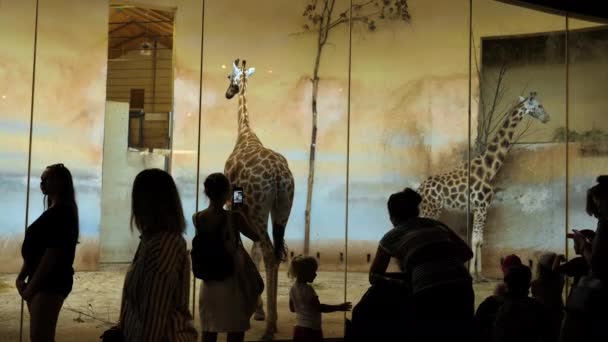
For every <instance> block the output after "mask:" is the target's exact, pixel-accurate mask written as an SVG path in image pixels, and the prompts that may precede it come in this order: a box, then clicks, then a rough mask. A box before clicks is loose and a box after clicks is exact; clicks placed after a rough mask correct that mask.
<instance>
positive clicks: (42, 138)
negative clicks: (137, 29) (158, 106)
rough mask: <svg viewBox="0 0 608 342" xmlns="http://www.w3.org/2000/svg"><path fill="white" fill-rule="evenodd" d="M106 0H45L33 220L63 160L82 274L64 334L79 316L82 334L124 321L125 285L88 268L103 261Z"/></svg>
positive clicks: (65, 314)
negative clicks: (75, 213)
mask: <svg viewBox="0 0 608 342" xmlns="http://www.w3.org/2000/svg"><path fill="white" fill-rule="evenodd" d="M106 6H107V4H106V3H105V2H96V3H90V4H89V3H83V2H81V1H76V0H60V1H53V2H52V3H49V2H44V1H43V2H40V12H39V13H40V19H39V27H38V45H37V51H38V57H37V66H36V84H35V86H36V88H35V89H36V90H35V92H36V96H35V102H34V122H33V129H34V131H33V144H32V154H31V159H32V172H31V179H32V184H35V185H36V186H32V187H31V189H30V206H29V208H30V212H29V218H30V220H29V221H30V223H31V222H33V221H34V220H35V219H36V218H37V217H39V215H40V214H41V213H42V212H43V211H44V209H45V208H44V205H43V195H42V193H41V191H40V187H39V186H37V185H38V184H39V182H40V181H39V179H40V178H39V177H40V175H41V173H42V172H43V170H44V169H45V167H46V166H48V165H51V164H55V163H63V164H64V165H65V166H66V167H67V168H68V169H69V170H70V171H71V173H72V177H73V181H74V186H75V190H76V200H77V203H78V207H79V219H80V222H79V223H80V238H79V241H80V243H79V244H78V245H77V250H76V259H75V262H74V267H75V269H76V271H77V272H76V274H75V276H74V286H73V290H72V292H71V294H70V295H69V296H68V298H67V299H66V301H65V303H64V305H63V309H62V312H61V314H60V316H59V322H58V324H57V339H58V340H64V339H67V338H68V336H73V335H74V325H75V322H79V323H81V324H79V325H78V327H79V328H81V329H83V331H84V332H83V334H82V335H80V334H79V335H78V338H79V339H81V340H93V339H96V338H98V336H99V331H98V330H97V327H98V325H99V319H103V320H115V319H116V317H115V316H114V315H113V313H114V312H112V311H111V310H113V309H114V307H115V306H116V305H117V303H116V301H112V300H110V298H111V295H108V293H120V290H119V289H120V287H119V285H117V284H114V283H113V282H112V280H111V279H109V278H108V277H106V276H105V275H101V274H99V273H97V272H88V271H94V270H96V269H97V268H98V261H99V231H100V203H101V172H102V148H103V133H104V112H105V82H104V81H105V71H106V64H107V60H106V52H107V40H106V39H107V38H106V37H107V23H108V9H107V7H106ZM66 18H69V20H66ZM83 28H86V29H83ZM117 283H118V284H120V281H117ZM27 331H28V330H27V328H26V329H25V330H24V334H25V336H27Z"/></svg>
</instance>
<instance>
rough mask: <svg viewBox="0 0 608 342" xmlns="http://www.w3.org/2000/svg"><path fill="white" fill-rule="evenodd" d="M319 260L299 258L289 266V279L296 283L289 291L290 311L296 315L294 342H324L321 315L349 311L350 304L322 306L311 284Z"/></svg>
mask: <svg viewBox="0 0 608 342" xmlns="http://www.w3.org/2000/svg"><path fill="white" fill-rule="evenodd" d="M317 268H318V264H317V260H315V259H314V258H313V257H305V256H297V257H295V258H294V259H293V260H292V261H291V265H290V266H289V273H288V274H289V277H290V278H295V279H296V282H295V283H294V284H293V286H292V287H291V290H290V291H289V310H291V312H295V313H296V325H295V327H294V329H293V341H294V342H318V341H323V331H322V330H321V313H324V312H325V313H327V312H336V311H349V310H350V309H351V307H352V305H351V303H350V302H346V303H342V304H339V305H328V304H321V303H320V302H319V297H318V296H317V293H316V292H315V289H313V287H312V286H311V285H310V284H309V283H312V282H313V281H314V280H315V278H316V277H317Z"/></svg>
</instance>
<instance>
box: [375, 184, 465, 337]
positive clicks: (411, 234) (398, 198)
mask: <svg viewBox="0 0 608 342" xmlns="http://www.w3.org/2000/svg"><path fill="white" fill-rule="evenodd" d="M421 201H422V198H421V197H420V195H419V194H418V193H417V192H415V191H414V190H412V189H409V188H407V189H405V190H404V191H401V192H398V193H395V194H392V195H391V196H390V198H389V200H388V204H387V205H388V211H389V215H390V219H391V222H392V223H393V225H394V228H393V229H391V230H390V231H389V232H388V233H386V234H385V235H384V237H383V238H382V239H381V240H380V246H379V247H378V250H377V252H376V256H375V258H374V261H373V263H372V266H371V269H370V280H371V281H372V282H373V281H374V275H376V274H380V275H382V274H384V273H385V272H386V269H387V266H388V264H389V261H390V258H391V257H395V258H397V259H398V260H399V262H400V267H401V270H402V271H403V272H405V273H407V274H409V275H410V283H411V286H410V288H411V292H412V311H411V313H412V319H411V322H409V323H411V328H409V329H410V331H411V337H412V339H413V340H417V341H435V340H443V339H445V338H448V337H449V338H450V339H452V340H459V341H465V340H469V339H471V338H472V327H473V313H474V294H473V286H472V279H471V276H470V275H469V272H468V270H467V268H466V267H465V262H467V261H468V260H470V259H471V258H472V257H473V252H472V251H471V249H470V248H469V246H468V245H467V244H466V243H465V242H464V241H463V240H462V239H461V238H460V237H459V236H458V235H456V234H455V233H454V232H453V231H452V230H451V229H450V228H448V227H447V226H446V225H444V224H442V223H441V222H439V221H436V220H432V219H428V218H420V217H418V215H419V209H418V206H419V204H420V202H421ZM406 323H407V322H406ZM404 329H405V326H404Z"/></svg>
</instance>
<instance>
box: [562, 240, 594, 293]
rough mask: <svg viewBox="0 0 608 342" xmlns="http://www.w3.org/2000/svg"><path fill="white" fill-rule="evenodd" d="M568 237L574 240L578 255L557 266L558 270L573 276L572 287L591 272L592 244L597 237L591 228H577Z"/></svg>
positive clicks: (575, 250)
mask: <svg viewBox="0 0 608 342" xmlns="http://www.w3.org/2000/svg"><path fill="white" fill-rule="evenodd" d="M567 237H568V238H569V239H572V240H573V241H574V252H575V253H576V255H578V257H576V258H574V259H572V260H569V261H567V262H565V263H563V264H562V265H560V266H559V267H558V268H557V271H558V272H560V273H562V274H565V275H566V276H568V277H571V278H572V285H571V286H572V287H574V286H576V284H578V282H579V280H580V279H581V278H582V277H583V276H585V275H587V274H589V270H590V267H589V264H590V263H591V246H592V244H593V239H595V232H594V231H593V230H591V229H583V230H576V229H573V230H572V233H570V234H568V235H567Z"/></svg>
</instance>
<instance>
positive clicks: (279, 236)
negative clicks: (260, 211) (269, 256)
mask: <svg viewBox="0 0 608 342" xmlns="http://www.w3.org/2000/svg"><path fill="white" fill-rule="evenodd" d="M272 241H273V245H274V246H273V247H274V256H275V258H276V259H277V261H278V262H283V261H286V260H287V244H286V243H285V226H284V225H282V224H276V223H274V224H273V225H272Z"/></svg>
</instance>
